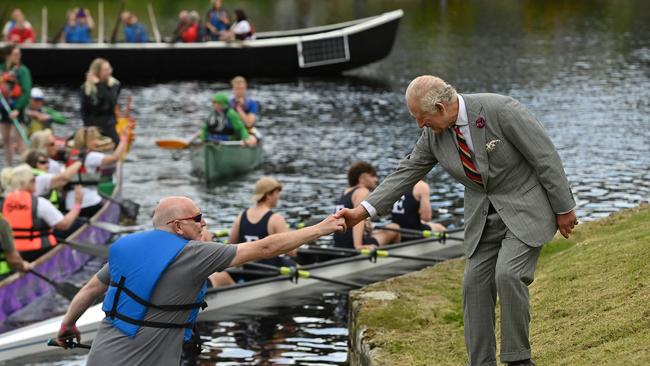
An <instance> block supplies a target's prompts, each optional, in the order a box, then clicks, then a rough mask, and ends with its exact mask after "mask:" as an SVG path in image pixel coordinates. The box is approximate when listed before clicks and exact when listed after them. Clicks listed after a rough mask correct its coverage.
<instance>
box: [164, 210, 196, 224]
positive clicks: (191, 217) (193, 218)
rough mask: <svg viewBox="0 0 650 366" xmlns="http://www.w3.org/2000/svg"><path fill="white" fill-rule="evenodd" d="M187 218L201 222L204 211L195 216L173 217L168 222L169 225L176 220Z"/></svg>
mask: <svg viewBox="0 0 650 366" xmlns="http://www.w3.org/2000/svg"><path fill="white" fill-rule="evenodd" d="M185 220H193V221H194V222H201V220H203V213H202V212H199V213H198V214H196V215H195V216H190V217H183V218H180V219H173V220H171V221H169V222H167V225H169V224H171V223H172V222H175V221H185Z"/></svg>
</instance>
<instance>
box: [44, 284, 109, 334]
mask: <svg viewBox="0 0 650 366" xmlns="http://www.w3.org/2000/svg"><path fill="white" fill-rule="evenodd" d="M106 290H108V285H107V284H105V283H104V282H102V281H101V280H100V279H99V277H97V275H95V276H93V277H92V278H91V279H90V281H88V283H86V285H85V286H84V287H83V288H81V290H79V292H78V293H77V295H75V297H74V299H72V302H70V306H68V311H67V312H66V313H65V315H64V316H63V321H61V329H59V333H58V334H57V336H56V341H57V343H59V344H60V345H62V346H65V341H66V340H67V339H70V338H71V337H74V338H76V339H77V342H79V341H80V340H81V333H80V332H79V330H78V329H77V327H76V325H75V324H76V323H77V320H79V318H80V317H81V316H82V315H83V313H84V312H85V311H86V310H88V308H89V307H90V306H91V305H92V304H94V303H95V301H96V300H97V298H99V297H100V296H101V295H103V294H104V293H105V292H106Z"/></svg>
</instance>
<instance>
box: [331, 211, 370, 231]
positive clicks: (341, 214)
mask: <svg viewBox="0 0 650 366" xmlns="http://www.w3.org/2000/svg"><path fill="white" fill-rule="evenodd" d="M334 217H335V218H337V219H339V218H340V219H344V220H345V225H346V226H347V227H350V228H351V227H354V226H355V225H356V224H358V223H360V222H361V221H363V220H365V219H366V218H367V217H368V212H367V211H366V209H365V208H363V206H357V207H356V208H354V209H349V208H344V209H341V210H339V211H338V212H337V213H335V214H334Z"/></svg>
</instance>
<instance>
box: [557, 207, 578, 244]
mask: <svg viewBox="0 0 650 366" xmlns="http://www.w3.org/2000/svg"><path fill="white" fill-rule="evenodd" d="M555 216H556V217H557V226H558V228H559V229H560V234H562V236H563V237H565V238H569V235H571V232H572V231H573V228H574V227H575V226H576V225H578V217H577V216H576V212H575V211H574V210H572V211H570V212H567V213H565V214H556V215H555Z"/></svg>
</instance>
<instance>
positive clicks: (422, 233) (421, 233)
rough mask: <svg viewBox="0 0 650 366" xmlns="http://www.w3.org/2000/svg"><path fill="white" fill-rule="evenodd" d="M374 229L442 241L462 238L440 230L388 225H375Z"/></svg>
mask: <svg viewBox="0 0 650 366" xmlns="http://www.w3.org/2000/svg"><path fill="white" fill-rule="evenodd" d="M374 229H377V230H386V231H395V232H398V233H402V234H405V235H406V236H415V237H418V238H434V239H439V240H440V241H444V240H447V239H452V240H453V239H456V240H462V239H457V238H450V237H449V234H448V233H446V232H440V231H431V230H414V229H407V228H399V229H397V228H394V227H388V226H375V227H374Z"/></svg>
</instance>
